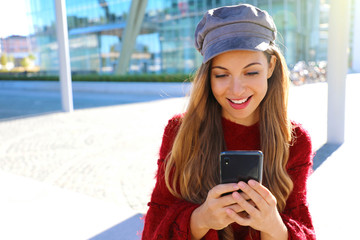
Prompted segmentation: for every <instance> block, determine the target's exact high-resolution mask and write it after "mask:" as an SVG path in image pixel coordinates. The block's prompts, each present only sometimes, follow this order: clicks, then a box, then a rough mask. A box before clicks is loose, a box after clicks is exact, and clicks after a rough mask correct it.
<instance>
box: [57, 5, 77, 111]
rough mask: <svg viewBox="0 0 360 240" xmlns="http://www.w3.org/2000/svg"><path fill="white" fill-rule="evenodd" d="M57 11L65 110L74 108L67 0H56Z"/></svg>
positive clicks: (61, 85)
mask: <svg viewBox="0 0 360 240" xmlns="http://www.w3.org/2000/svg"><path fill="white" fill-rule="evenodd" d="M54 1H55V12H56V35H57V42H58V55H59V77H60V87H61V104H62V109H63V111H65V112H72V111H73V110H74V104H73V96H72V85H71V68H70V54H69V37H68V28H67V18H66V4H65V0H54Z"/></svg>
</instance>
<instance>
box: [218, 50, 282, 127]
mask: <svg viewBox="0 0 360 240" xmlns="http://www.w3.org/2000/svg"><path fill="white" fill-rule="evenodd" d="M275 63H276V58H275V57H272V58H271V60H270V61H269V62H268V61H267V57H266V55H265V54H264V53H262V52H254V51H243V50H237V51H230V52H225V53H222V54H220V55H218V56H216V57H214V58H213V60H212V67H211V89H212V93H213V94H214V97H215V99H216V100H217V102H218V103H219V104H220V105H221V107H222V116H223V117H225V118H227V119H229V120H231V121H233V122H236V123H239V124H242V125H245V126H250V125H253V124H254V123H256V122H258V121H259V109H258V106H259V105H260V102H261V101H262V100H263V99H264V97H265V95H266V92H267V79H268V78H270V77H271V75H272V72H273V70H274V67H275Z"/></svg>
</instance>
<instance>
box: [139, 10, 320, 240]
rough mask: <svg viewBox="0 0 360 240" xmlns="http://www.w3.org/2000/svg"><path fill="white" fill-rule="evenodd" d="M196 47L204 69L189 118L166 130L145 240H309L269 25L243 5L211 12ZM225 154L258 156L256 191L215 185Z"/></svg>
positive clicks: (305, 171)
mask: <svg viewBox="0 0 360 240" xmlns="http://www.w3.org/2000/svg"><path fill="white" fill-rule="evenodd" d="M195 37H196V43H195V45H196V48H197V49H198V50H199V52H200V53H201V54H202V55H203V57H204V60H203V64H202V65H201V66H200V68H199V70H198V72H197V74H196V76H195V79H194V82H193V89H192V92H191V96H190V102H189V105H188V109H187V112H186V113H185V114H183V115H178V116H175V117H174V118H173V119H171V120H170V121H169V123H168V125H167V127H166V128H165V132H164V136H163V142H162V146H161V149H160V159H159V160H158V173H157V183H156V186H155V189H154V191H153V193H152V196H151V201H150V203H149V204H148V205H149V210H148V213H147V215H146V218H145V226H144V231H143V239H267V240H269V239H276V240H281V239H315V234H314V228H313V225H312V221H311V216H310V213H309V210H308V206H307V201H306V180H307V177H308V176H309V174H310V171H311V166H312V153H311V141H310V138H309V135H308V134H307V132H306V131H305V130H304V129H303V128H302V127H301V126H299V125H297V124H295V123H292V122H290V121H289V119H288V116H287V94H288V84H289V80H288V76H287V68H286V63H285V60H284V58H283V57H282V55H281V53H280V51H279V50H278V48H277V47H276V46H275V45H274V41H275V38H276V27H275V24H274V22H273V20H272V18H271V17H270V16H269V15H268V14H267V12H265V11H262V10H260V9H258V8H256V7H254V6H251V5H247V4H243V5H236V6H228V7H221V8H217V9H212V10H209V11H208V12H207V13H206V14H205V15H204V17H203V19H202V20H201V21H200V23H199V24H198V26H197V29H196V32H195ZM224 150H261V151H262V152H263V153H264V172H263V176H264V180H263V183H262V184H260V183H258V182H256V181H254V180H250V181H249V182H239V183H234V184H231V183H230V184H219V154H220V152H222V151H224ZM239 189H241V190H242V193H241V194H239V193H238V192H237V191H236V190H239ZM227 192H233V193H232V194H230V195H225V196H223V194H224V193H227Z"/></svg>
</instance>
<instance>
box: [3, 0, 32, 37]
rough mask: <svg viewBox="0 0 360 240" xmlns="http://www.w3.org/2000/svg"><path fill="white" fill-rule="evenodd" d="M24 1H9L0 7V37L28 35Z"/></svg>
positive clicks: (28, 24)
mask: <svg viewBox="0 0 360 240" xmlns="http://www.w3.org/2000/svg"><path fill="white" fill-rule="evenodd" d="M26 2H27V1H25V0H11V1H6V3H4V2H3V3H2V4H1V6H0V37H7V36H10V35H27V34H29V26H30V23H29V20H28V17H27V10H26V9H27V8H26V4H27V3H26Z"/></svg>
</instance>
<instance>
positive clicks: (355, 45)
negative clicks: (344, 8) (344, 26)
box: [352, 0, 360, 73]
mask: <svg viewBox="0 0 360 240" xmlns="http://www.w3.org/2000/svg"><path fill="white" fill-rule="evenodd" d="M353 4H354V6H353V9H354V23H353V42H352V70H353V71H354V72H356V73H360V14H359V13H360V1H359V0H356V1H353Z"/></svg>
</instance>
